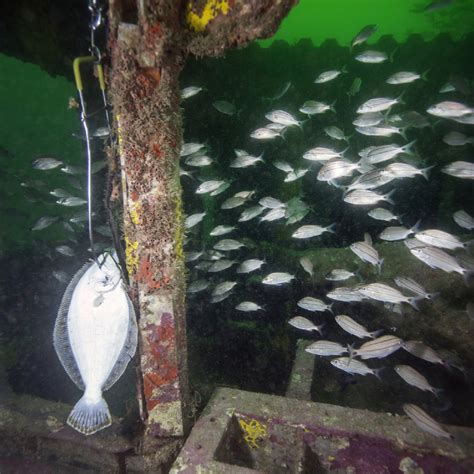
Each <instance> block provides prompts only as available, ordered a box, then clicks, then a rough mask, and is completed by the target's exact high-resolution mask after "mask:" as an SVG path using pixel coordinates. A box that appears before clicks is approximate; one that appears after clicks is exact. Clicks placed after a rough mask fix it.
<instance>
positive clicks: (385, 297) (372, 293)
mask: <svg viewBox="0 0 474 474" xmlns="http://www.w3.org/2000/svg"><path fill="white" fill-rule="evenodd" d="M357 290H358V291H359V293H361V294H362V295H364V296H365V297H366V298H370V299H372V300H375V301H382V302H383V303H395V304H396V303H408V304H410V305H411V306H413V308H415V309H416V310H417V309H418V306H417V304H416V303H417V302H418V301H419V300H421V299H423V297H420V296H405V295H404V294H403V293H401V292H400V291H398V290H397V289H396V288H392V287H391V286H388V285H385V284H384V283H369V284H368V285H360V286H358V287H357Z"/></svg>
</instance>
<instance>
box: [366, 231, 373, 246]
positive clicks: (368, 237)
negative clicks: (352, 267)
mask: <svg viewBox="0 0 474 474" xmlns="http://www.w3.org/2000/svg"><path fill="white" fill-rule="evenodd" d="M364 242H365V243H366V244H368V245H372V244H373V242H372V237H371V236H370V234H369V233H368V232H365V233H364Z"/></svg>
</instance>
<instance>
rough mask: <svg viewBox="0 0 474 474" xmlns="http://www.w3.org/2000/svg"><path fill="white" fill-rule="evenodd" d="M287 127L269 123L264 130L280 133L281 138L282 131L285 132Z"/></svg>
mask: <svg viewBox="0 0 474 474" xmlns="http://www.w3.org/2000/svg"><path fill="white" fill-rule="evenodd" d="M287 127H288V126H287V125H282V124H281V123H274V122H270V123H267V124H266V125H265V127H264V128H268V130H273V131H274V132H280V134H281V136H283V131H284V130H286V129H287Z"/></svg>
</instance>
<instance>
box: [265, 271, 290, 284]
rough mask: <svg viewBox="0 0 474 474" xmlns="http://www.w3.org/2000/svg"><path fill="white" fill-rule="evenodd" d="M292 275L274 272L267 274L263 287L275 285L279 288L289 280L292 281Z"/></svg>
mask: <svg viewBox="0 0 474 474" xmlns="http://www.w3.org/2000/svg"><path fill="white" fill-rule="evenodd" d="M294 278H295V277H294V275H291V274H290V273H286V272H274V273H269V274H268V275H267V276H266V277H265V278H264V279H263V280H262V283H263V284H264V285H275V286H280V285H284V284H285V283H289V282H290V281H291V280H294Z"/></svg>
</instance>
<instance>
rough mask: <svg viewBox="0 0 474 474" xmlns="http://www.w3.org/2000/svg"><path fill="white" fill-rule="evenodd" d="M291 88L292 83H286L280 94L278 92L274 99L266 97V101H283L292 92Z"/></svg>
mask: <svg viewBox="0 0 474 474" xmlns="http://www.w3.org/2000/svg"><path fill="white" fill-rule="evenodd" d="M290 87H291V82H285V84H284V85H283V87H282V88H281V89H280V91H279V92H277V93H276V94H275V95H274V96H273V97H266V99H267V100H270V101H273V100H278V99H281V98H282V97H283V96H284V95H285V94H286V93H287V92H288V91H289V90H290Z"/></svg>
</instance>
